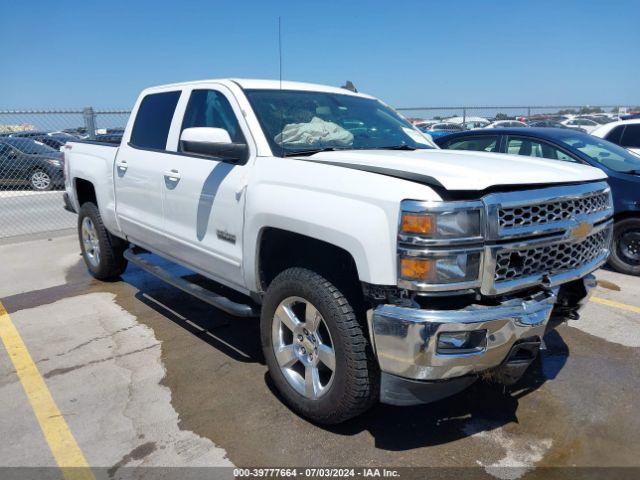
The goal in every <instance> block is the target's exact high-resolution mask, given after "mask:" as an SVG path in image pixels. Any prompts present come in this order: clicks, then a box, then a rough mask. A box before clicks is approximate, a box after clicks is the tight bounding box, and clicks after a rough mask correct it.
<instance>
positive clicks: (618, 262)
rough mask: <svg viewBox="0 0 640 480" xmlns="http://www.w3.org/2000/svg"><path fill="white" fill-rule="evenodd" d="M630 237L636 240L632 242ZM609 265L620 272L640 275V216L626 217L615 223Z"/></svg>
mask: <svg viewBox="0 0 640 480" xmlns="http://www.w3.org/2000/svg"><path fill="white" fill-rule="evenodd" d="M630 239H635V240H632V241H631V243H630ZM633 252H635V253H633ZM609 265H610V266H611V268H613V269H614V270H616V271H618V272H620V273H626V274H628V275H640V218H626V219H624V220H620V221H619V222H616V224H615V225H614V227H613V245H612V246H611V256H610V257H609Z"/></svg>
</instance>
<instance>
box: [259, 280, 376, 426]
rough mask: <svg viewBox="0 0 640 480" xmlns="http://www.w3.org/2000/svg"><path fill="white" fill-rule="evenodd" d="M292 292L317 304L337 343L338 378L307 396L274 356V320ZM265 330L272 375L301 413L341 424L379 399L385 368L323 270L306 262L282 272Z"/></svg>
mask: <svg viewBox="0 0 640 480" xmlns="http://www.w3.org/2000/svg"><path fill="white" fill-rule="evenodd" d="M289 297H300V298H302V299H304V300H306V301H308V302H310V303H311V304H312V305H313V306H315V308H316V309H317V310H318V312H319V313H320V315H322V317H323V321H324V324H325V325H326V328H327V330H328V332H329V334H330V336H331V341H332V343H333V349H334V351H335V369H334V373H333V375H334V376H333V380H332V383H331V384H330V386H329V387H328V390H327V391H326V393H324V394H323V395H322V396H320V397H319V398H317V399H310V398H307V397H305V396H303V395H302V394H300V393H298V392H297V391H296V390H295V389H294V388H293V387H292V386H291V385H290V384H289V382H288V381H287V379H286V378H285V376H284V374H283V372H282V370H281V368H280V365H279V364H278V361H277V359H276V356H275V352H274V347H273V342H272V330H273V329H272V322H273V321H274V320H273V319H274V315H275V311H276V309H277V307H278V305H280V303H281V302H282V301H283V300H285V299H287V298H289ZM260 333H261V340H262V349H263V352H264V357H265V360H266V363H267V366H268V367H269V374H270V376H271V379H272V380H273V383H274V384H275V386H276V388H277V389H278V391H279V392H280V394H281V395H282V397H283V398H284V400H285V401H286V403H287V404H288V405H289V406H290V407H291V408H292V409H293V410H294V411H296V412H297V413H299V414H300V415H302V416H304V417H306V418H308V419H310V420H312V421H314V422H317V423H322V424H337V423H341V422H344V421H345V420H348V419H350V418H353V417H355V416H357V415H359V414H361V413H362V412H364V411H366V410H367V409H368V408H370V407H371V406H372V405H373V404H374V403H375V402H376V401H377V400H378V398H379V385H380V373H379V369H378V365H377V362H376V361H375V358H374V355H373V352H372V349H371V345H370V344H369V340H368V337H367V335H366V332H365V331H364V329H363V326H362V324H361V323H360V322H358V320H357V318H356V315H355V314H354V311H353V308H352V307H351V305H350V304H349V302H348V300H347V298H346V297H345V296H344V295H343V294H342V293H341V292H340V291H339V290H338V289H337V288H336V287H335V286H334V285H333V284H332V283H331V282H329V281H328V280H327V279H325V278H324V277H322V276H321V275H318V274H317V273H315V272H313V271H311V270H307V269H305V268H290V269H288V270H285V271H283V272H282V273H280V274H279V275H278V276H277V277H276V278H275V279H274V280H273V281H272V282H271V284H270V285H269V288H268V289H267V291H266V294H265V296H264V301H263V304H262V313H261V318H260Z"/></svg>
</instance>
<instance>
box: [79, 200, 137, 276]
mask: <svg viewBox="0 0 640 480" xmlns="http://www.w3.org/2000/svg"><path fill="white" fill-rule="evenodd" d="M78 238H79V239H80V249H81V250H82V258H84V263H85V264H86V265H87V268H88V269H89V273H91V275H93V276H94V277H95V278H97V279H98V280H114V279H116V278H118V277H119V276H120V275H122V273H124V271H125V269H126V268H127V260H126V259H125V258H124V251H125V249H126V248H127V244H126V242H125V241H124V240H121V239H119V238H117V237H114V236H113V235H111V234H110V233H109V232H108V231H107V229H106V228H105V226H104V224H103V223H102V217H101V216H100V211H99V210H98V207H97V206H96V205H95V204H93V203H90V202H87V203H84V204H82V206H81V207H80V211H79V212H78Z"/></svg>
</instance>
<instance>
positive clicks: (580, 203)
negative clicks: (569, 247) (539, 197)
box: [498, 192, 609, 228]
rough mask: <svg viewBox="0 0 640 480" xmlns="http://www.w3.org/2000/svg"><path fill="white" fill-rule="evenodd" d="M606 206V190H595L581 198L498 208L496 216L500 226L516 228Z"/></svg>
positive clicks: (593, 210)
mask: <svg viewBox="0 0 640 480" xmlns="http://www.w3.org/2000/svg"><path fill="white" fill-rule="evenodd" d="M608 208H609V194H608V193H607V192H597V193H595V194H593V195H590V196H587V197H582V198H571V199H566V200H562V201H557V202H548V203H540V204H537V205H523V206H519V207H512V208H500V209H499V210H498V218H499V225H500V228H518V227H528V226H531V225H543V224H546V223H553V222H558V221H562V220H569V219H570V218H571V217H575V216H576V215H582V214H586V215H588V214H593V213H598V212H602V211H604V210H607V209H608Z"/></svg>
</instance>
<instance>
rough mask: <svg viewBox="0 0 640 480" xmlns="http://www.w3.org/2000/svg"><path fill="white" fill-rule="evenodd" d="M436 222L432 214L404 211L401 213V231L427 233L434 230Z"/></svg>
mask: <svg viewBox="0 0 640 480" xmlns="http://www.w3.org/2000/svg"><path fill="white" fill-rule="evenodd" d="M435 226H436V222H435V218H434V217H433V216H432V215H418V214H415V213H405V214H403V215H402V231H403V232H405V233H418V234H423V235H425V234H429V233H433V231H434V230H435Z"/></svg>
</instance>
